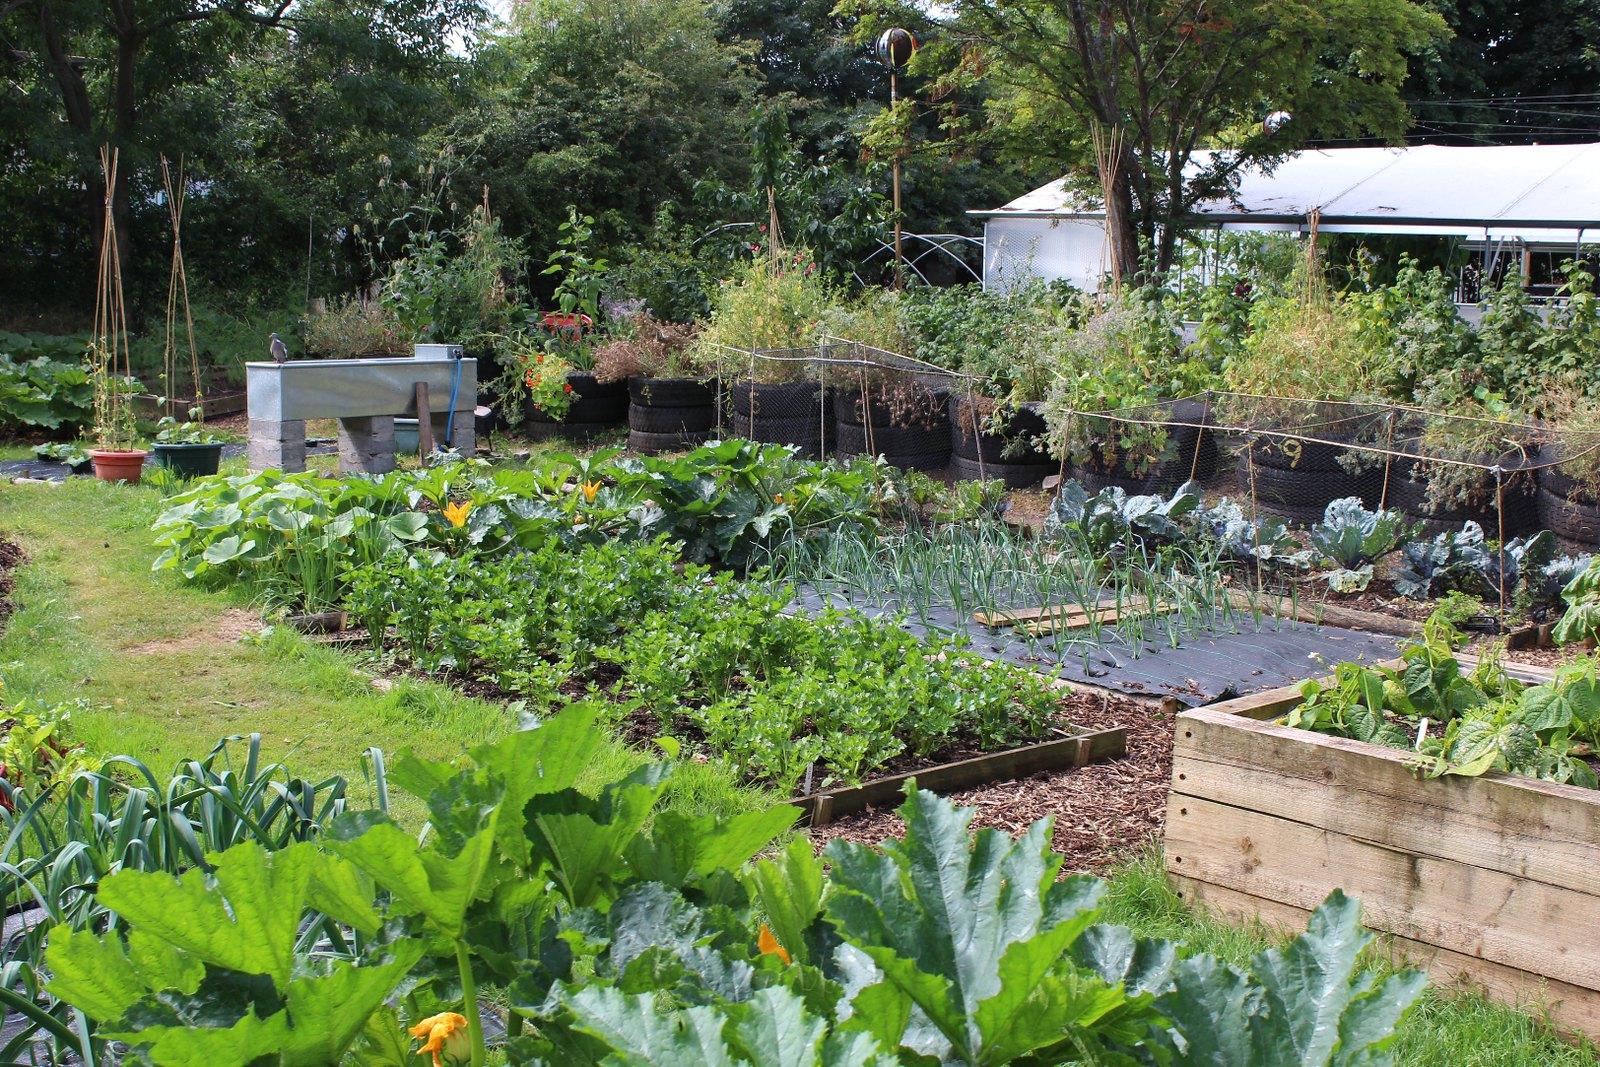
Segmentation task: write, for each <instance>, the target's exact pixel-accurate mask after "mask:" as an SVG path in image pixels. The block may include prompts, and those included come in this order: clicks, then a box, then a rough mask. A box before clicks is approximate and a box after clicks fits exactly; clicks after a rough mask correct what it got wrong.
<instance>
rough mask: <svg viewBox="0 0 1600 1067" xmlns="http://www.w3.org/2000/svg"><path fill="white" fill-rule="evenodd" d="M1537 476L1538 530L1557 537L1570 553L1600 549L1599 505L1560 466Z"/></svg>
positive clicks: (1544, 470)
mask: <svg viewBox="0 0 1600 1067" xmlns="http://www.w3.org/2000/svg"><path fill="white" fill-rule="evenodd" d="M1538 475H1539V488H1538V490H1537V493H1536V496H1535V500H1536V513H1537V515H1538V521H1539V527H1540V528H1541V529H1545V530H1549V531H1550V532H1551V533H1553V534H1555V535H1556V539H1557V540H1558V541H1560V542H1561V545H1562V547H1563V548H1564V549H1566V550H1567V551H1569V552H1573V553H1581V552H1593V551H1595V549H1596V548H1600V502H1597V501H1596V500H1595V498H1594V496H1593V495H1592V494H1590V493H1588V492H1586V491H1585V490H1584V489H1583V487H1582V486H1580V485H1579V484H1578V483H1577V482H1576V481H1575V480H1574V479H1573V478H1572V477H1571V476H1570V475H1567V474H1563V473H1562V472H1561V470H1560V469H1559V468H1557V467H1544V468H1541V469H1540V470H1539V472H1538Z"/></svg>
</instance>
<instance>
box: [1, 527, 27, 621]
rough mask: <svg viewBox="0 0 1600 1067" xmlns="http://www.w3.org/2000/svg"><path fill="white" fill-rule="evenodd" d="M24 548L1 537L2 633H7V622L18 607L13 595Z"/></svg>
mask: <svg viewBox="0 0 1600 1067" xmlns="http://www.w3.org/2000/svg"><path fill="white" fill-rule="evenodd" d="M22 560H23V556H22V546H21V545H19V544H17V543H16V542H15V541H8V540H6V539H5V538H4V537H0V633H5V629H6V621H7V620H9V619H10V618H11V614H12V612H14V611H15V610H16V605H15V604H14V603H13V602H12V600H11V593H12V591H13V590H14V589H15V588H16V578H15V576H14V573H13V572H15V571H16V569H17V568H18V567H20V566H22Z"/></svg>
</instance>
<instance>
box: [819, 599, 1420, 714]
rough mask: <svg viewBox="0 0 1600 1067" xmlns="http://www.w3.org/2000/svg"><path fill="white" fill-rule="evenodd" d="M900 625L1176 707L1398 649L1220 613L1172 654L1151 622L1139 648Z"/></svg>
mask: <svg viewBox="0 0 1600 1067" xmlns="http://www.w3.org/2000/svg"><path fill="white" fill-rule="evenodd" d="M795 606H796V608H797V609H799V610H805V611H810V612H820V611H822V610H824V609H825V608H828V607H833V608H853V609H855V610H857V611H859V612H862V613H863V614H865V615H869V616H872V617H874V618H880V617H889V618H892V617H896V616H902V612H903V611H905V610H906V609H903V608H902V607H901V605H900V604H899V603H898V602H897V600H896V599H895V598H894V597H892V596H881V597H877V596H866V597H863V596H862V595H860V594H856V595H854V596H851V595H847V594H845V593H843V592H835V591H831V590H830V591H826V592H823V591H819V590H817V589H814V588H811V587H801V588H800V589H799V590H797V592H796V596H795ZM900 622H901V625H902V626H904V627H905V628H906V629H907V630H910V631H911V632H912V633H915V634H930V633H932V634H938V635H941V636H946V637H949V636H953V635H954V636H962V637H965V638H966V639H967V641H968V642H969V648H970V650H971V651H972V652H974V653H976V654H977V655H980V656H983V657H984V658H985V659H991V660H1004V661H1006V662H1009V663H1015V664H1019V665H1021V666H1024V667H1029V668H1031V669H1033V670H1036V671H1039V672H1041V673H1043V674H1048V675H1052V676H1055V677H1059V678H1064V679H1067V680H1068V681H1075V682H1084V683H1087V684H1089V685H1097V686H1101V687H1102V688H1105V689H1111V690H1115V691H1116V692H1119V693H1127V694H1129V695H1132V696H1145V697H1172V698H1174V699H1176V700H1177V701H1178V702H1180V703H1181V704H1183V705H1184V706H1185V707H1199V706H1201V705H1204V704H1213V703H1215V702H1217V701H1219V700H1226V699H1228V698H1230V697H1235V696H1244V695H1246V694H1249V693H1256V692H1260V691H1262V690H1266V689H1276V688H1278V687H1280V686H1285V685H1292V684H1294V683H1295V682H1301V681H1304V680H1305V679H1307V678H1314V677H1317V676H1319V675H1322V674H1327V673H1329V672H1330V671H1331V670H1332V669H1333V666H1334V664H1336V663H1341V662H1344V661H1346V660H1349V661H1355V662H1361V663H1375V662H1379V661H1381V660H1387V659H1393V658H1394V657H1395V656H1396V654H1397V653H1398V651H1399V645H1400V639H1399V638H1396V637H1390V636H1385V635H1382V634H1369V633H1362V632H1360V631H1357V630H1346V629H1342V628H1340V627H1337V626H1319V625H1316V624H1314V623H1307V622H1295V621H1291V620H1287V619H1279V618H1277V617H1275V616H1265V617H1262V618H1260V619H1259V620H1258V619H1255V618H1253V617H1250V616H1240V617H1237V618H1232V619H1229V618H1224V617H1223V616H1221V615H1220V614H1219V615H1217V616H1215V617H1213V618H1212V619H1210V620H1208V621H1202V623H1201V624H1200V625H1198V626H1191V627H1189V628H1187V630H1186V632H1184V633H1182V634H1180V635H1179V636H1178V638H1177V640H1176V647H1174V643H1173V641H1172V640H1171V639H1170V638H1169V637H1168V635H1167V633H1166V631H1165V630H1164V629H1163V628H1162V627H1161V625H1160V624H1159V623H1156V622H1147V623H1145V624H1143V626H1142V627H1141V631H1142V634H1143V639H1142V640H1140V641H1137V642H1136V641H1134V640H1130V639H1129V637H1128V636H1127V635H1126V634H1125V633H1123V632H1120V631H1116V630H1112V629H1110V628H1106V629H1103V630H1102V631H1101V633H1100V635H1099V637H1100V640H1099V643H1095V642H1093V641H1090V640H1087V639H1086V638H1085V636H1084V635H1083V634H1082V633H1081V632H1080V633H1079V634H1076V635H1074V634H1073V633H1070V632H1069V633H1059V634H1050V635H1046V636H1043V637H1028V636H1025V635H1023V634H1020V633H1018V632H1017V631H1015V630H1012V629H999V630H992V629H990V628H988V627H986V626H982V625H980V624H978V623H977V622H975V621H974V620H973V619H972V618H971V616H970V615H968V614H966V613H964V612H963V613H958V612H956V611H955V610H954V609H953V608H944V607H939V608H934V609H931V610H928V611H925V612H922V613H921V614H917V613H915V612H910V613H908V614H906V615H904V616H903V617H901V619H900ZM1136 644H1137V647H1135V645H1136Z"/></svg>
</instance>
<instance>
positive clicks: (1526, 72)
mask: <svg viewBox="0 0 1600 1067" xmlns="http://www.w3.org/2000/svg"><path fill="white" fill-rule="evenodd" d="M1430 5H1431V6H1432V7H1434V8H1435V9H1437V10H1438V12H1439V13H1440V14H1441V15H1442V16H1443V17H1444V20H1445V22H1446V23H1448V24H1449V26H1450V29H1451V30H1452V31H1453V32H1454V36H1453V37H1452V38H1451V39H1450V40H1449V41H1448V42H1446V43H1445V44H1444V45H1443V46H1442V47H1440V48H1438V49H1436V50H1434V51H1433V52H1431V53H1430V54H1429V55H1428V56H1426V57H1425V58H1424V60H1423V61H1422V62H1421V63H1418V64H1417V65H1416V67H1415V69H1413V71H1412V74H1411V78H1410V80H1409V81H1408V82H1407V84H1406V91H1407V95H1408V96H1410V97H1412V98H1413V103H1412V107H1413V108H1414V109H1415V110H1416V112H1417V122H1416V127H1415V132H1416V133H1417V134H1419V135H1422V136H1425V137H1428V138H1429V139H1431V140H1436V141H1437V140H1445V141H1450V142H1454V143H1459V144H1486V143H1494V144H1519V143H1521V144H1525V143H1528V142H1530V141H1538V142H1545V143H1548V142H1550V141H1552V140H1558V139H1570V138H1578V139H1581V140H1593V139H1594V136H1595V133H1596V132H1597V131H1600V95H1597V93H1596V86H1600V50H1596V48H1595V43H1594V42H1595V41H1596V40H1597V39H1600V0H1534V2H1532V3H1529V2H1525V0H1430Z"/></svg>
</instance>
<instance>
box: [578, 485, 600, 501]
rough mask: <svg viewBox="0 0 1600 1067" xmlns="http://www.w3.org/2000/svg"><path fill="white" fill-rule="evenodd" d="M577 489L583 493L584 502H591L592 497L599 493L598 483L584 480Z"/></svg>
mask: <svg viewBox="0 0 1600 1067" xmlns="http://www.w3.org/2000/svg"><path fill="white" fill-rule="evenodd" d="M578 491H579V492H581V493H582V494H583V502H584V503H585V504H593V503H594V498H595V497H596V496H598V495H599V494H600V483H599V482H584V483H583V484H582V485H581V486H579V487H578Z"/></svg>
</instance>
